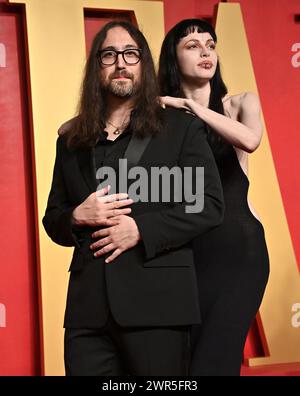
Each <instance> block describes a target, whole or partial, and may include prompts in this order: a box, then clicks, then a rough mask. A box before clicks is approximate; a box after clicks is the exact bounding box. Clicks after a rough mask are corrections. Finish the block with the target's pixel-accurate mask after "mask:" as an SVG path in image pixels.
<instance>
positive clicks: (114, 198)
mask: <svg viewBox="0 0 300 396" xmlns="http://www.w3.org/2000/svg"><path fill="white" fill-rule="evenodd" d="M126 198H128V194H127V193H118V194H110V195H105V196H104V197H101V201H102V202H104V203H107V202H114V201H119V200H121V199H126Z"/></svg>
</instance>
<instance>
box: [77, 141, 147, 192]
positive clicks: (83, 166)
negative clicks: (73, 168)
mask: <svg viewBox="0 0 300 396" xmlns="http://www.w3.org/2000/svg"><path fill="white" fill-rule="evenodd" d="M151 138H152V137H151V136H150V135H148V136H146V137H144V138H140V137H137V136H135V135H134V134H133V135H132V137H131V139H130V141H129V144H128V146H127V149H126V151H125V154H124V158H126V159H127V166H128V169H130V168H132V167H134V166H136V165H137V164H138V163H139V161H140V159H141V157H142V155H143V153H144V151H145V150H146V147H147V146H148V144H149V143H150V141H151ZM77 158H78V165H79V169H80V171H81V173H82V176H83V178H84V180H85V181H86V183H87V185H88V187H89V190H90V191H91V192H94V191H96V189H97V180H96V173H95V172H96V170H95V150H94V147H91V148H88V149H82V150H79V151H78V153H77Z"/></svg>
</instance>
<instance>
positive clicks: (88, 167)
mask: <svg viewBox="0 0 300 396" xmlns="http://www.w3.org/2000/svg"><path fill="white" fill-rule="evenodd" d="M94 157H95V156H94V148H93V147H92V148H88V149H82V150H80V151H78V154H77V158H78V165H79V169H80V171H81V173H82V176H83V178H84V180H85V181H86V183H87V185H88V187H89V189H90V190H91V192H94V191H96V188H97V183H96V174H95V172H96V170H95V164H94V162H95V160H94Z"/></svg>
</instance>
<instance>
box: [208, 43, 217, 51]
mask: <svg viewBox="0 0 300 396" xmlns="http://www.w3.org/2000/svg"><path fill="white" fill-rule="evenodd" d="M208 48H209V49H212V50H214V49H216V46H215V44H210V45H209V46H208Z"/></svg>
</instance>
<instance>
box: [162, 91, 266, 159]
mask: <svg viewBox="0 0 300 396" xmlns="http://www.w3.org/2000/svg"><path fill="white" fill-rule="evenodd" d="M161 103H162V104H163V105H167V106H173V107H178V108H184V109H186V110H188V111H191V112H193V113H194V114H195V115H197V116H198V117H199V118H201V119H202V120H203V121H204V122H206V123H207V124H208V125H209V126H210V127H211V128H212V129H214V130H215V131H216V132H217V133H219V134H220V135H221V136H222V137H223V138H224V139H226V140H227V141H228V142H229V143H231V144H232V145H233V146H235V147H237V148H240V149H242V150H244V151H247V152H248V153H252V152H253V151H255V150H256V149H257V147H258V146H259V144H260V141H261V138H262V122H261V118H260V112H261V109H260V103H259V99H258V97H257V95H255V94H253V93H250V92H247V93H244V94H241V98H240V101H239V103H238V104H237V107H238V109H237V110H238V111H237V114H238V119H239V121H236V120H233V119H232V118H229V117H227V116H224V115H222V114H219V113H216V112H215V111H213V110H210V109H208V108H206V107H204V106H202V105H200V104H198V103H196V102H195V101H194V100H193V99H188V98H172V97H170V96H164V97H162V98H161Z"/></svg>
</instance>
